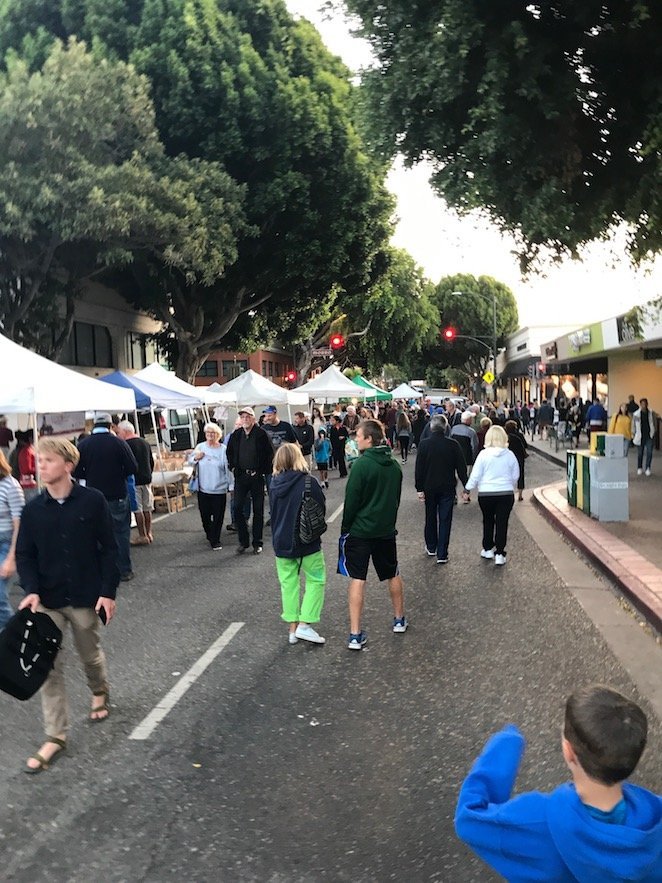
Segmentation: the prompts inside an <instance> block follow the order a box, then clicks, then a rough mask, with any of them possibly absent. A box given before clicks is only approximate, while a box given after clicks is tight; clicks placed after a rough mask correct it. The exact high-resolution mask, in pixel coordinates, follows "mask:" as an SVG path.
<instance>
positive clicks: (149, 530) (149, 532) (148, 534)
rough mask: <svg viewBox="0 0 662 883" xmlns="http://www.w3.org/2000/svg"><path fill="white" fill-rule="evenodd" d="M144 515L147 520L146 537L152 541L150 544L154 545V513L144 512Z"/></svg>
mask: <svg viewBox="0 0 662 883" xmlns="http://www.w3.org/2000/svg"><path fill="white" fill-rule="evenodd" d="M142 515H143V517H144V518H145V536H146V537H147V539H148V540H149V541H150V543H153V542H154V535H153V533H152V513H151V512H143V513H142Z"/></svg>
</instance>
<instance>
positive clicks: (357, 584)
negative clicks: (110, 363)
mask: <svg viewBox="0 0 662 883" xmlns="http://www.w3.org/2000/svg"><path fill="white" fill-rule="evenodd" d="M365 582H366V581H365V580H364V579H350V581H349V586H348V589H347V595H348V598H349V630H350V632H351V633H352V634H353V635H358V633H359V632H360V631H361V619H362V618H363V603H364V601H365Z"/></svg>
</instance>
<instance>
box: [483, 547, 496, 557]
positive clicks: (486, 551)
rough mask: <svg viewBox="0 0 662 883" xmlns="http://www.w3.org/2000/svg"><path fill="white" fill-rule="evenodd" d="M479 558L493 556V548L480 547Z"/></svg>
mask: <svg viewBox="0 0 662 883" xmlns="http://www.w3.org/2000/svg"><path fill="white" fill-rule="evenodd" d="M480 557H481V558H494V549H481V550H480Z"/></svg>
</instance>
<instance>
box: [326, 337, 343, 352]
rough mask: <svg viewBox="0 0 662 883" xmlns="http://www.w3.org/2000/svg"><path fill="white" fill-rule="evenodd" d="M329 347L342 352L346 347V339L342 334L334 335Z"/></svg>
mask: <svg viewBox="0 0 662 883" xmlns="http://www.w3.org/2000/svg"><path fill="white" fill-rule="evenodd" d="M329 346H330V347H331V349H332V350H341V349H342V348H343V347H344V346H345V338H344V337H343V336H342V334H333V335H332V336H331V340H330V341H329Z"/></svg>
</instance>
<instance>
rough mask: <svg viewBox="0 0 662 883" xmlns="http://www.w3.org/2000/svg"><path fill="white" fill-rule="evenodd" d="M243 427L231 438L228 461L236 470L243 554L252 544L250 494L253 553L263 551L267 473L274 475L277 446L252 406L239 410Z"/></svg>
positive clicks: (238, 513)
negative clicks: (249, 515) (247, 513)
mask: <svg viewBox="0 0 662 883" xmlns="http://www.w3.org/2000/svg"><path fill="white" fill-rule="evenodd" d="M239 419H240V420H241V426H240V427H239V428H238V429H235V431H234V432H233V433H232V435H231V436H230V438H229V440H228V450H227V456H228V463H229V466H230V469H231V470H232V471H233V473H234V494H235V497H234V502H235V519H236V524H237V532H238V534H239V546H238V547H237V551H238V552H239V553H240V554H243V553H244V552H245V551H246V550H247V549H248V548H249V546H250V545H251V543H250V536H249V533H248V523H247V521H246V516H245V515H244V503H245V502H246V498H247V497H248V496H249V495H250V497H251V500H252V502H253V553H254V554H255V555H259V554H260V553H261V552H262V531H263V528H264V484H265V476H266V475H270V474H271V464H272V463H273V459H274V449H273V447H272V446H271V442H270V440H269V436H268V435H267V433H266V432H265V431H264V430H263V429H262V428H261V427H259V426H258V425H257V423H256V421H255V411H254V410H253V409H252V408H248V407H242V408H240V409H239Z"/></svg>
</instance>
